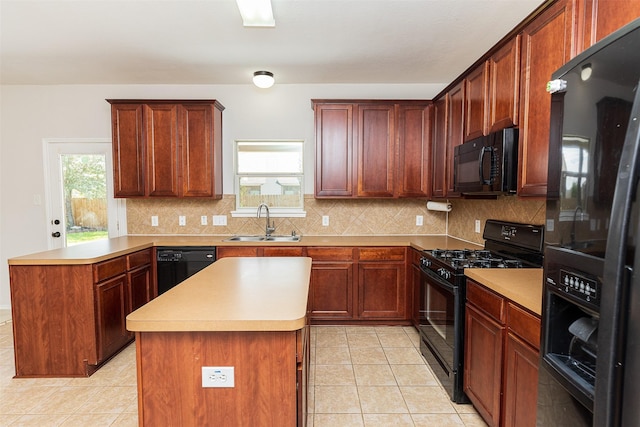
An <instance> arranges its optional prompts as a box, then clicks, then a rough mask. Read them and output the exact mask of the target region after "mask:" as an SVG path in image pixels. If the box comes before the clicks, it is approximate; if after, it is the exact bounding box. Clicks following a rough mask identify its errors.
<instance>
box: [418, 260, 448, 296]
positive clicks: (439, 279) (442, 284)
mask: <svg viewBox="0 0 640 427" xmlns="http://www.w3.org/2000/svg"><path fill="white" fill-rule="evenodd" d="M420 270H422V273H423V274H425V275H426V276H428V277H429V278H430V279H433V280H434V281H435V282H436V285H438V286H440V287H441V288H444V289H446V290H447V291H449V292H451V293H453V292H455V290H456V288H457V286H454V285H452V284H451V283H449V282H447V281H446V280H444V279H443V278H442V277H440V276H438V275H437V274H436V273H434V272H433V271H431V270H429V269H425V268H424V267H422V266H420Z"/></svg>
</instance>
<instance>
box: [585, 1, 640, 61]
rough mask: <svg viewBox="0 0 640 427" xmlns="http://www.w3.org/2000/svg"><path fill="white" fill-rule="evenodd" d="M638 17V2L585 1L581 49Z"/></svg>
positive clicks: (639, 5) (639, 7) (639, 13)
mask: <svg viewBox="0 0 640 427" xmlns="http://www.w3.org/2000/svg"><path fill="white" fill-rule="evenodd" d="M638 17H640V2H639V1H638V0H615V1H611V0H585V22H584V42H583V45H582V49H583V50H584V49H586V48H588V47H589V46H591V45H593V44H595V43H596V42H598V41H600V40H602V39H603V38H604V37H606V36H608V35H609V34H611V33H613V32H614V31H616V30H617V29H619V28H620V27H622V26H624V25H626V24H628V23H630V22H631V21H633V20H634V19H636V18H638Z"/></svg>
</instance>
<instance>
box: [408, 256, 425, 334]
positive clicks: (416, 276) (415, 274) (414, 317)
mask: <svg viewBox="0 0 640 427" xmlns="http://www.w3.org/2000/svg"><path fill="white" fill-rule="evenodd" d="M421 257H422V252H421V251H419V250H417V249H414V248H409V249H408V253H407V258H408V261H407V290H408V292H407V296H408V298H410V301H409V304H407V308H408V310H410V313H411V321H412V323H413V326H414V327H415V328H416V329H417V328H418V327H419V326H420V298H421V287H422V271H421V270H420V258H421Z"/></svg>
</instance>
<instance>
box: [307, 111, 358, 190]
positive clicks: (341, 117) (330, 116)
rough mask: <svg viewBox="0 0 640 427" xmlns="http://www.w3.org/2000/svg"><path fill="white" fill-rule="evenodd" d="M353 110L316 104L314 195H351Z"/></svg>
mask: <svg viewBox="0 0 640 427" xmlns="http://www.w3.org/2000/svg"><path fill="white" fill-rule="evenodd" d="M353 109H354V107H353V105H351V104H335V105H317V106H316V112H315V126H316V183H315V186H316V197H319V198H321V197H338V196H339V197H351V196H353Z"/></svg>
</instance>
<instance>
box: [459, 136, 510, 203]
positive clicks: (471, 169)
mask: <svg viewBox="0 0 640 427" xmlns="http://www.w3.org/2000/svg"><path fill="white" fill-rule="evenodd" d="M517 186H518V130H517V129H514V128H507V129H502V130H500V131H497V132H493V133H491V134H489V135H487V136H482V137H480V138H476V139H473V140H471V141H468V142H465V143H464V144H461V145H458V146H457V147H455V148H454V159H453V188H454V190H455V191H456V192H460V193H462V194H475V195H484V194H486V195H494V194H515V193H516V190H517Z"/></svg>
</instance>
